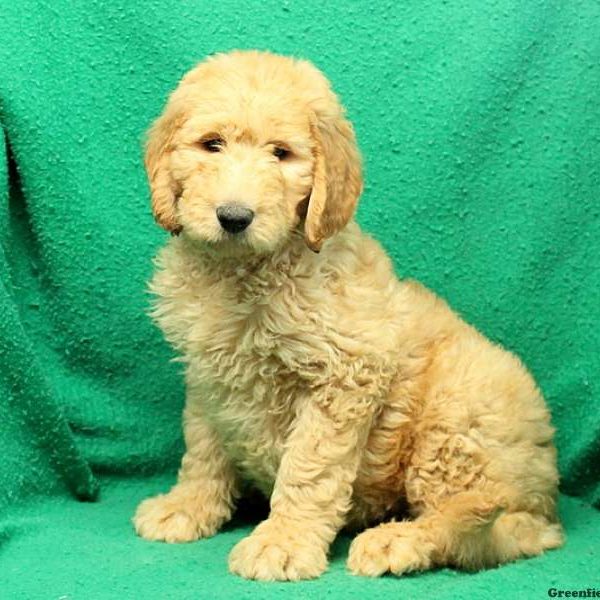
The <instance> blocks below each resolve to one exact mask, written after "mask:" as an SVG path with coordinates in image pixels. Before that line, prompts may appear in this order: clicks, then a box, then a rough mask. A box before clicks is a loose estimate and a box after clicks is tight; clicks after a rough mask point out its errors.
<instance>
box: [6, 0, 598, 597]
mask: <svg viewBox="0 0 600 600" xmlns="http://www.w3.org/2000/svg"><path fill="white" fill-rule="evenodd" d="M599 31H600V4H599V3H598V2H595V1H593V0H581V1H569V2H565V1H564V0H560V1H542V0H529V1H528V2H521V1H517V0H496V1H484V2H482V1H481V0H464V1H462V2H452V1H448V2H440V1H424V0H420V1H416V0H415V1H409V2H392V1H382V2H376V3H363V2H360V3H359V2H347V1H346V2H344V1H341V0H335V1H330V2H322V1H320V2H317V1H315V0H310V1H303V2H286V1H279V2H275V1H271V0H269V1H267V2H251V1H249V0H245V1H240V0H238V1H235V2H234V1H233V0H229V1H225V2H199V1H195V2H191V1H190V2H173V1H167V2H158V1H152V2H142V1H139V0H135V1H130V2H125V0H120V1H103V2H100V1H88V2H70V1H67V0H52V1H50V0H48V1H46V2H42V1H39V2H33V1H27V0H20V1H13V2H8V1H7V0H4V2H3V5H2V7H1V8H0V120H1V126H2V132H3V136H4V138H5V141H6V143H5V144H2V143H0V241H1V243H2V244H1V252H0V274H1V280H0V427H1V429H0V456H1V457H2V460H0V507H4V509H3V510H4V517H2V520H1V521H0V543H1V542H2V540H4V542H5V543H4V544H2V545H0V569H2V571H3V572H4V570H5V569H6V572H8V573H10V574H12V575H13V577H10V578H9V581H10V583H9V588H8V589H9V594H14V597H35V593H37V592H39V597H40V598H46V597H49V598H54V597H57V598H58V597H59V596H60V595H61V594H67V595H69V594H72V596H71V595H69V596H68V597H69V598H71V597H73V598H76V597H77V598H97V597H98V598H99V597H107V598H109V597H110V598H112V597H115V598H116V597H120V598H123V597H125V598H126V597H132V598H138V597H142V596H143V597H148V598H154V597H156V598H167V597H179V596H181V597H187V596H186V594H189V597H198V596H197V595H195V594H197V593H198V590H202V589H204V590H207V589H211V592H210V593H208V592H206V593H207V597H212V595H213V593H214V594H217V592H218V591H219V590H221V592H222V593H223V594H225V595H227V594H229V593H231V594H233V593H235V594H236V596H241V597H244V595H251V594H254V593H256V590H262V591H261V592H259V595H260V594H267V593H269V591H275V590H277V589H279V590H281V588H263V587H260V588H257V587H252V586H253V584H248V583H244V582H239V580H234V579H233V578H229V577H228V576H226V575H225V557H226V552H227V549H228V548H229V547H230V546H231V545H232V544H233V541H232V539H233V538H235V539H237V538H238V537H239V536H240V535H241V534H242V533H243V531H242V530H232V531H231V532H230V533H228V534H227V535H228V536H230V537H227V536H224V537H221V538H216V539H215V540H214V541H211V542H204V543H201V544H196V545H193V546H188V547H186V548H185V549H180V548H178V549H174V548H172V547H165V546H161V545H152V544H147V543H144V542H142V541H140V540H136V539H135V538H134V537H133V534H132V532H131V530H130V529H129V526H128V524H127V518H128V516H129V514H130V513H131V511H132V510H133V507H134V506H135V503H136V502H137V500H138V499H140V498H142V497H144V496H145V495H146V494H148V493H149V492H150V491H151V490H157V489H160V486H159V485H158V484H157V480H153V479H144V478H143V477H142V476H145V475H150V474H153V473H154V474H158V473H167V474H168V473H172V472H173V471H174V469H175V466H176V463H177V458H178V455H179V454H180V451H181V441H180V432H179V413H180V409H181V403H182V391H183V390H182V385H181V382H180V375H179V369H178V367H177V366H176V365H174V364H172V363H169V362H168V360H169V358H170V356H171V352H170V350H169V348H168V347H167V346H166V345H165V344H164V343H163V342H162V340H161V337H160V334H159V332H158V331H157V330H155V329H154V328H153V326H152V325H151V323H150V322H149V319H148V318H147V317H146V316H145V314H144V311H145V309H146V307H147V302H148V298H147V296H146V294H145V291H144V288H145V282H146V281H147V279H148V277H149V275H150V272H151V257H152V255H153V254H154V252H155V250H156V248H157V247H158V246H159V245H160V244H161V243H162V242H163V240H164V239H165V234H164V233H162V232H161V231H159V230H158V229H157V228H156V227H155V226H154V225H153V221H152V218H151V216H150V213H149V208H148V193H147V188H146V183H145V176H144V173H143V169H142V164H141V160H140V157H141V151H140V147H141V139H142V136H143V132H144V130H145V129H146V128H147V126H148V124H149V123H150V121H151V120H152V119H153V118H154V117H155V116H156V115H157V114H158V113H159V112H160V110H161V107H162V105H163V103H164V100H165V97H166V95H167V94H168V92H169V91H170V90H171V89H172V88H173V87H174V86H175V85H176V83H177V81H178V79H179V78H180V77H181V75H182V74H183V73H184V72H185V71H186V70H187V69H189V68H190V67H191V66H192V65H194V64H195V63H196V62H197V61H198V60H200V59H201V58H203V57H204V56H206V55H207V54H208V53H211V52H215V51H223V50H227V49H230V48H263V49H271V50H274V51H277V52H281V53H286V54H294V55H298V56H302V57H306V58H309V59H311V60H312V61H313V62H315V63H316V64H317V65H318V66H319V67H321V68H322V69H323V70H324V71H325V73H326V74H327V75H328V76H329V78H330V79H331V80H332V82H333V84H334V87H335V89H336V90H337V91H338V93H339V94H340V95H341V97H342V99H343V101H344V103H345V104H346V106H347V108H348V112H349V115H350V118H351V119H352V120H353V122H354V123H355V126H356V130H357V134H358V138H359V142H360V145H361V148H362V150H363V154H364V156H365V161H366V177H367V186H366V191H365V194H364V196H363V199H362V204H361V208H360V211H359V221H360V222H361V224H362V225H363V226H364V228H365V229H366V230H368V231H370V232H371V233H373V234H374V235H375V236H376V237H377V238H378V239H379V240H380V241H381V242H382V243H383V244H384V245H385V247H386V249H387V250H388V251H389V252H390V254H391V255H392V256H393V258H394V260H395V264H396V266H397V269H398V272H399V273H400V274H401V275H406V276H410V277H415V278H418V279H420V280H421V281H423V282H424V283H426V284H427V285H429V286H430V287H431V288H433V289H434V290H436V291H437V292H439V293H440V294H441V295H443V296H444V297H445V298H447V299H448V300H449V301H450V303H451V304H452V305H453V306H454V307H455V308H456V309H457V310H459V311H460V312H461V313H462V314H463V315H464V316H465V317H466V318H467V319H468V320H469V321H470V322H472V323H473V324H475V325H477V326H478V327H479V328H480V329H482V330H483V331H484V332H485V333H486V334H487V335H488V336H490V337H491V338H492V339H493V340H496V341H499V342H501V343H503V344H504V345H505V346H507V347H508V348H510V349H512V350H514V351H516V352H518V353H519V354H520V355H521V356H522V357H523V359H524V361H525V362H526V363H527V365H528V366H529V367H530V369H531V370H532V371H533V372H534V374H535V375H536V377H537V379H538V381H539V383H540V385H541V387H542V389H543V391H544V393H545V395H546V397H547V399H548V401H549V403H550V405H551V408H552V411H553V415H554V421H555V424H556V425H557V427H558V435H557V442H558V446H559V451H560V468H561V473H562V477H563V484H562V485H563V491H564V492H566V493H568V494H571V495H579V496H581V497H582V498H583V500H584V501H585V502H587V503H594V504H596V506H598V505H599V504H600V486H599V479H600V475H599V470H600V467H599V465H600V408H599V407H600V389H599V386H598V381H597V377H598V374H599V371H600V333H599V332H600V35H599V33H598V32H599ZM132 478H136V479H135V480H133V479H132ZM99 481H100V482H101V483H102V484H103V486H104V488H105V492H104V493H103V495H102V497H101V502H100V504H97V505H90V504H84V505H78V504H75V503H74V502H73V501H68V500H65V499H64V498H66V493H67V490H70V491H71V492H73V493H75V494H76V495H78V496H79V497H81V498H86V497H93V496H94V495H95V494H96V491H97V487H98V482H99ZM40 495H41V496H42V497H46V498H47V500H45V501H44V502H41V501H40V500H39V498H40ZM34 498H37V499H38V500H37V501H36V503H34V504H33V505H32V506H31V507H30V508H29V509H24V508H18V509H17V506H20V505H21V504H23V503H24V502H29V503H32V502H33V499H34ZM563 506H564V507H566V508H565V511H566V512H565V519H566V520H567V525H571V524H572V527H571V530H570V534H571V539H572V541H571V544H570V546H567V549H565V550H562V551H559V552H556V553H553V554H552V555H550V556H549V557H546V558H542V559H536V560H535V561H528V562H524V563H521V564H519V565H515V566H512V567H505V568H504V569H501V570H500V571H498V572H497V573H496V572H491V573H486V574H481V575H477V576H467V575H460V576H459V575H455V574H454V573H453V572H451V571H444V572H443V575H442V574H439V575H427V576H424V577H423V578H422V579H420V578H410V579H408V580H406V582H396V581H395V580H390V579H385V580H382V581H380V582H369V585H371V586H379V587H377V588H376V587H372V588H369V587H368V586H367V587H364V586H365V585H366V584H364V582H362V580H361V581H360V582H357V581H356V580H352V579H349V576H347V575H345V574H344V572H343V568H342V565H343V563H342V562H341V555H340V556H339V557H338V560H337V561H336V562H335V563H334V567H333V569H332V572H331V573H330V574H329V575H327V576H326V578H325V579H324V580H323V581H324V582H325V583H323V584H321V583H319V584H303V585H302V586H300V587H298V586H295V587H293V588H289V587H288V588H286V589H287V590H292V589H293V590H295V593H298V594H300V595H301V596H302V595H305V597H306V595H311V594H312V595H314V597H321V594H323V593H324V591H325V590H329V589H330V588H329V587H328V586H332V587H331V589H335V588H336V586H338V585H339V586H346V589H345V590H342V589H341V588H340V590H341V594H342V595H344V596H345V597H352V593H356V594H359V592H360V593H361V594H364V593H365V590H369V589H372V590H375V589H379V590H380V591H382V592H383V591H384V590H390V593H393V594H394V596H396V595H397V594H400V593H403V592H402V590H406V589H407V588H405V587H404V586H407V585H408V586H409V589H410V590H412V591H411V592H410V593H411V594H417V593H425V592H427V591H432V590H437V589H438V587H439V586H440V585H446V584H448V587H447V589H448V596H449V597H451V596H452V595H453V594H457V595H459V596H460V595H463V597H464V593H466V592H465V590H470V591H471V593H479V592H478V590H483V589H484V588H485V589H488V590H491V589H493V588H494V586H495V585H500V582H502V583H501V585H505V580H507V579H508V580H511V578H512V579H514V580H515V581H517V582H520V583H517V584H514V585H513V590H519V589H525V587H526V588H527V589H528V590H529V591H530V592H532V593H533V592H535V593H538V592H539V593H540V594H541V595H542V596H543V595H544V593H545V588H544V587H543V586H544V585H546V583H545V582H550V580H551V578H552V577H554V578H555V580H557V581H558V583H561V581H562V582H563V583H569V584H578V585H583V584H585V585H588V584H592V583H593V581H592V579H590V578H589V577H592V575H591V574H592V573H593V570H592V567H591V565H592V564H593V560H594V554H593V553H594V552H595V551H594V549H593V547H592V545H591V537H593V536H592V532H593V531H596V539H597V538H598V536H599V535H600V517H598V515H597V513H595V512H594V511H593V510H591V509H587V508H584V506H583V505H582V504H580V503H577V502H576V501H572V500H571V501H568V500H565V504H564V505H563ZM586 511H587V512H586ZM582 515H583V516H582ZM117 516H118V518H117ZM111 519H112V520H111ZM586 519H587V521H586ZM582 523H584V525H582ZM577 536H580V537H577ZM57 540H60V543H58V542H57ZM342 545H343V544H342ZM42 557H43V558H44V560H42ZM595 560H596V561H597V555H596V556H595ZM86 561H87V562H86ZM157 561H158V562H157ZM161 561H162V562H161ZM186 561H187V562H186ZM206 561H208V562H206ZM3 562H4V565H5V566H4V567H3ZM158 563H160V564H161V565H162V567H161V568H160V569H158V574H156V572H155V571H154V567H156V566H157V564H158ZM192 563H193V565H194V568H196V565H197V568H198V569H199V571H198V574H197V581H198V584H197V585H198V588H197V589H196V588H194V587H193V583H194V582H195V581H196V577H195V575H194V571H193V570H192V571H189V572H188V571H184V570H185V569H188V570H189V569H190V568H191V567H190V564H192ZM201 564H202V565H204V566H203V567H201ZM207 564H208V565H209V566H208V567H207V566H206V565H207ZM60 565H62V568H60ZM561 566H562V568H563V571H561V573H563V575H564V578H563V579H561V578H560V577H558V579H557V576H556V572H557V569H560V567H561ZM161 569H165V570H164V571H163V570H161ZM536 569H537V571H536ZM548 571H551V572H552V573H554V575H551V574H549V573H548ZM533 572H536V573H537V574H538V576H539V577H538V579H536V578H535V577H534V576H533V575H532V573H533ZM546 573H548V574H547V575H546ZM520 574H521V575H522V576H521V575H520ZM540 574H541V575H540ZM586 574H587V576H588V578H587V579H586V578H585V577H584V575H586ZM153 575H154V578H153ZM327 577H329V579H327ZM442 577H445V578H446V579H443V578H442ZM448 577H450V579H448ZM208 579H212V580H214V581H213V582H212V583H210V584H208V583H207V580H208ZM25 581H27V586H29V587H22V586H24V585H25ZM169 581H171V584H172V585H173V586H174V590H175V591H173V592H172V595H170V592H168V591H167V588H166V587H165V586H167V585H169ZM177 581H179V582H181V585H179V584H175V583H172V582H177ZM215 581H220V582H221V583H219V584H218V585H219V586H221V587H218V588H215V587H214V585H215V583H214V582H215ZM230 581H234V582H235V583H225V582H230ZM450 581H452V582H454V583H452V585H451V584H450V583H449V582H450ZM86 582H89V587H86V585H87V583H86ZM94 582H95V583H94ZM108 582H110V585H109V583H108ZM186 582H187V583H186ZM328 582H329V583H328ZM184 584H185V585H184ZM94 585H95V586H96V587H94ZM208 585H210V586H213V587H210V588H207V586H208ZM311 585H312V586H313V587H310V586H311ZM128 586H129V587H128ZM140 586H141V587H140ZM186 586H187V587H186ZM189 586H191V587H189ZM223 586H224V587H223ZM304 586H306V587H304ZM315 586H316V587H315ZM322 586H324V587H322ZM394 586H397V587H394ZM453 586H454V587H453ZM456 586H458V587H456ZM478 586H479V587H478ZM481 586H483V587H481ZM524 586H525V587H524ZM527 586H529V587H527ZM532 586H533V587H532ZM536 586H537V587H536ZM549 586H550V583H548V586H547V587H549ZM18 590H20V591H18ZM36 590H37V592H36ZM42 590H44V591H43V592H42ZM352 590H354V592H352ZM360 590H362V591H360ZM453 590H454V591H453ZM490 593H491V592H490ZM0 594H1V593H0ZM20 594H26V595H25V596H22V595H20ZM139 594H142V596H140V595H139ZM10 597H12V596H10ZM529 597H531V595H530V596H529Z"/></svg>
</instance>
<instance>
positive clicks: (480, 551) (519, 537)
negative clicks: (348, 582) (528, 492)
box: [348, 491, 562, 577]
mask: <svg viewBox="0 0 600 600" xmlns="http://www.w3.org/2000/svg"><path fill="white" fill-rule="evenodd" d="M561 544H562V533H561V529H560V526H559V525H557V524H555V523H550V522H549V521H548V520H547V519H546V518H545V517H543V516H539V515H534V514H530V513H527V512H512V513H511V512H504V508H503V506H502V504H501V503H499V502H498V501H497V500H496V499H495V498H494V497H492V496H490V495H489V494H486V493H483V492H479V491H467V492H461V493H458V494H455V495H453V496H450V497H448V498H447V499H446V500H445V501H444V502H442V503H440V505H439V506H438V507H437V508H436V509H435V510H434V509H430V510H426V511H425V512H424V513H423V514H422V515H420V516H419V517H418V518H416V519H415V520H414V521H400V522H391V523H385V524H383V525H380V526H378V527H374V528H372V529H368V530H367V531H365V532H363V533H361V534H360V535H359V536H357V537H356V539H355V540H354V542H353V543H352V546H351V547H350V556H349V559H348V567H349V568H350V570H351V571H352V572H353V573H354V574H357V575H367V576H371V577H376V576H379V575H382V574H383V573H386V572H391V573H394V574H396V575H401V574H403V573H407V572H410V571H422V570H425V569H429V568H431V567H434V566H444V565H454V566H458V567H461V568H464V569H470V570H472V569H479V568H483V567H488V566H493V565H497V564H500V563H503V562H507V561H511V560H514V559H516V558H519V557H521V556H533V555H536V554H540V553H541V552H543V551H544V550H546V549H549V548H556V547H558V546H560V545H561Z"/></svg>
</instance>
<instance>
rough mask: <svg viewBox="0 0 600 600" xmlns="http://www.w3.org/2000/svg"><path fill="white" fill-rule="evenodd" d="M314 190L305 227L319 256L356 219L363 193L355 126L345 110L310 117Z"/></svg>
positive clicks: (307, 239)
mask: <svg viewBox="0 0 600 600" xmlns="http://www.w3.org/2000/svg"><path fill="white" fill-rule="evenodd" d="M310 128H311V134H312V137H313V156H314V167H313V187H312V191H311V194H310V198H309V202H308V211H307V214H306V221H305V224H304V234H305V238H306V243H307V245H308V247H309V248H310V249H311V250H314V251H315V252H319V251H320V250H321V246H322V245H323V242H324V241H325V240H326V239H327V238H329V237H331V236H332V235H334V234H335V233H336V232H337V231H339V230H340V229H342V228H343V227H344V226H345V225H346V224H347V223H348V221H349V220H350V219H351V218H352V215H353V214H354V210H355V208H356V204H357V203H358V197H359V196H360V194H361V192H362V187H363V182H362V169H361V160H360V154H359V152H358V148H357V146H356V139H355V137H354V131H353V129H352V125H350V123H349V122H348V121H347V120H346V119H345V118H344V116H343V114H342V111H341V108H340V109H339V113H338V114H336V115H335V116H332V115H327V116H326V117H323V118H319V116H318V115H317V114H316V113H311V115H310Z"/></svg>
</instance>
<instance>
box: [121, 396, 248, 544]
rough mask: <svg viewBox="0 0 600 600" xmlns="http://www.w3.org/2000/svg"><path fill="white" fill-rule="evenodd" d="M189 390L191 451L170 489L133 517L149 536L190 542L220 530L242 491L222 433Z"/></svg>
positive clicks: (185, 421)
mask: <svg viewBox="0 0 600 600" xmlns="http://www.w3.org/2000/svg"><path fill="white" fill-rule="evenodd" d="M193 400H194V399H193V398H190V395H189V394H188V400H187V402H188V403H187V406H186V409H185V412H184V418H183V432H184V437H185V445H186V452H185V454H184V456H183V459H182V461H181V468H180V469H179V474H178V477H177V483H176V484H175V485H174V486H173V487H172V488H171V490H170V491H169V493H168V494H161V495H159V496H155V497H154V498H149V499H147V500H144V501H143V502H142V503H141V504H140V505H139V506H138V509H137V511H136V514H135V516H134V518H133V522H134V525H135V529H136V531H137V533H138V534H139V535H140V536H142V537H144V538H146V539H148V540H160V541H165V542H190V541H193V540H197V539H198V538H202V537H208V536H211V535H214V534H215V533H216V532H217V530H218V529H219V528H220V527H221V525H223V523H225V522H226V521H228V520H229V519H230V518H231V514H232V510H233V502H234V499H235V496H236V493H237V492H236V481H235V475H234V472H233V468H232V467H231V465H230V464H229V460H228V458H227V456H226V454H225V452H224V450H223V448H222V447H221V441H220V440H219V438H218V436H217V434H216V433H215V431H214V430H213V429H212V427H211V426H210V425H209V423H207V422H206V420H205V419H204V417H203V416H202V411H201V407H200V405H198V404H195V403H194V401H193Z"/></svg>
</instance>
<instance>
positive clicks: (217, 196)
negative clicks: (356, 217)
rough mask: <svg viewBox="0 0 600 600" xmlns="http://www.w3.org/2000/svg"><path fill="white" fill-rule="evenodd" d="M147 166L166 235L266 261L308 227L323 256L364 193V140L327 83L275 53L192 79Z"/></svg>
mask: <svg viewBox="0 0 600 600" xmlns="http://www.w3.org/2000/svg"><path fill="white" fill-rule="evenodd" d="M146 169H147V171H148V178H149V181H150V188H151V193H152V208H153V212H154V215H155V218H156V220H157V222H158V223H159V224H160V225H161V226H162V227H164V228H165V229H167V230H168V231H171V232H172V233H179V232H180V231H182V230H183V231H185V233H186V235H188V236H190V237H191V238H192V239H194V240H197V241H200V242H205V243H209V244H211V245H215V246H220V247H227V248H229V249H230V250H232V251H236V252H237V251H244V250H252V251H256V252H268V251H270V250H273V249H275V248H277V247H278V246H280V245H281V244H282V243H284V242H285V240H286V239H287V238H288V237H289V235H290V232H292V231H293V230H295V229H297V228H299V227H302V226H303V227H304V235H305V239H306V242H307V244H308V245H309V247H310V248H312V249H313V250H315V251H318V250H319V249H320V248H321V245H322V244H323V242H324V240H325V239H326V238H328V237H330V236H332V235H333V234H334V233H336V232H337V231H338V230H339V229H341V228H342V227H344V226H345V225H346V223H347V222H348V221H349V220H350V218H351V217H352V214H353V212H354V209H355V207H356V203H357V201H358V197H359V195H360V193H361V191H362V177H361V164H360V156H359V153H358V149H357V147H356V142H355V138H354V132H353V130H352V126H351V125H350V123H349V122H348V121H347V120H346V119H345V118H344V111H343V108H342V107H341V105H340V103H339V102H338V99H337V97H336V95H335V94H334V93H333V92H332V90H331V88H330V86H329V83H328V82H327V80H326V79H325V77H324V76H323V75H322V74H321V72H320V71H318V70H317V69H316V68H315V67H314V66H312V65H311V64H310V63H308V62H306V61H300V60H295V59H291V58H286V57H282V56H276V55H273V54H269V53H266V52H256V51H250V52H241V51H237V52H232V53H230V54H221V55H216V56H213V57H211V58H209V59H207V60H206V61H204V62H202V63H200V64H199V65H198V66H197V67H196V68H194V69H193V70H192V71H190V72H189V73H188V74H187V75H186V76H185V77H184V78H183V79H182V81H181V83H180V84H179V86H178V87H177V89H176V90H175V91H174V92H173V94H172V95H171V97H170V98H169V101H168V103H167V106H166V108H165V111H164V113H163V114H162V116H160V117H159V118H158V120H157V121H156V122H155V123H154V125H153V127H152V128H151V130H150V133H149V138H148V143H147V148H146Z"/></svg>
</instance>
